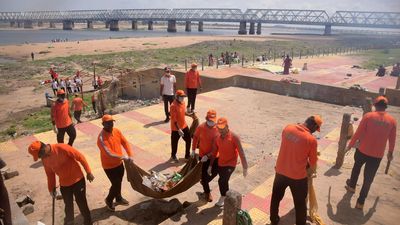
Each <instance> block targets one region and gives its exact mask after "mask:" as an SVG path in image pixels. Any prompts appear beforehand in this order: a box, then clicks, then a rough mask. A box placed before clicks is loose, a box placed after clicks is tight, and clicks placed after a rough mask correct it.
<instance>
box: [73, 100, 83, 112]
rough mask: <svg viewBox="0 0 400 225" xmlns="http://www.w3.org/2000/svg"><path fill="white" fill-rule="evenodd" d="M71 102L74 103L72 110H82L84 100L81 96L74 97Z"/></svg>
mask: <svg viewBox="0 0 400 225" xmlns="http://www.w3.org/2000/svg"><path fill="white" fill-rule="evenodd" d="M72 103H73V104H74V111H82V109H83V104H84V102H83V100H82V99H81V98H79V97H76V98H74V100H72Z"/></svg>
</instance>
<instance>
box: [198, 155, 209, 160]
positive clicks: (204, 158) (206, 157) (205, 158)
mask: <svg viewBox="0 0 400 225" xmlns="http://www.w3.org/2000/svg"><path fill="white" fill-rule="evenodd" d="M207 160H208V156H207V155H205V156H203V157H201V160H200V161H201V162H207Z"/></svg>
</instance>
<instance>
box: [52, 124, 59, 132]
mask: <svg viewBox="0 0 400 225" xmlns="http://www.w3.org/2000/svg"><path fill="white" fill-rule="evenodd" d="M53 131H54V133H56V134H58V130H57V127H56V125H53Z"/></svg>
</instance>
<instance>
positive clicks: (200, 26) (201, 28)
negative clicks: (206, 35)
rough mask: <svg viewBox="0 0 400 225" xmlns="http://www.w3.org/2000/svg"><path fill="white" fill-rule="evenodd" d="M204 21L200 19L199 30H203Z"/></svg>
mask: <svg viewBox="0 0 400 225" xmlns="http://www.w3.org/2000/svg"><path fill="white" fill-rule="evenodd" d="M203 25H204V23H203V21H199V32H203Z"/></svg>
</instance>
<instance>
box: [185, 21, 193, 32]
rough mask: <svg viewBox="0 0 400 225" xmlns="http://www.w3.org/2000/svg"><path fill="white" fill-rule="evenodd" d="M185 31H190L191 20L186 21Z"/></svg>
mask: <svg viewBox="0 0 400 225" xmlns="http://www.w3.org/2000/svg"><path fill="white" fill-rule="evenodd" d="M185 31H186V32H191V31H192V22H191V21H186V26H185Z"/></svg>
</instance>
